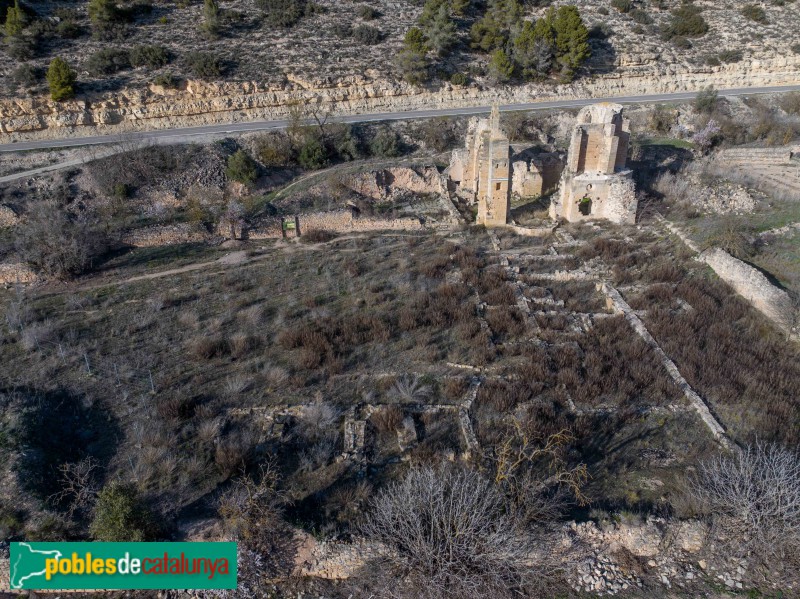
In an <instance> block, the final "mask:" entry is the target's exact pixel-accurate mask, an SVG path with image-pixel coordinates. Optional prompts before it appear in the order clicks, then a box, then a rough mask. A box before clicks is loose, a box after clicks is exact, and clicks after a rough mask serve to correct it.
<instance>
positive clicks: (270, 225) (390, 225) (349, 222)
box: [246, 210, 425, 240]
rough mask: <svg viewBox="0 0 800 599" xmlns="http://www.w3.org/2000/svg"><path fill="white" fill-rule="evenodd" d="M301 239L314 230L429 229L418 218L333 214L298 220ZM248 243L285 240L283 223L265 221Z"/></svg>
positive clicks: (346, 212) (290, 233) (292, 234)
mask: <svg viewBox="0 0 800 599" xmlns="http://www.w3.org/2000/svg"><path fill="white" fill-rule="evenodd" d="M297 220H298V222H299V225H300V237H302V236H303V234H304V233H307V232H308V231H311V230H315V229H316V230H324V231H331V232H334V233H363V232H369V231H423V230H425V225H424V224H422V223H421V222H420V220H419V219H418V218H411V217H408V218H376V217H370V216H354V215H353V213H352V212H351V211H350V210H333V211H330V212H316V213H312V214H301V215H300V216H298V217H297ZM246 235H247V238H248V239H253V240H257V239H280V238H283V237H284V234H283V230H282V225H281V219H279V218H272V219H264V220H263V221H261V222H260V223H259V224H258V225H257V226H255V227H253V228H251V229H249V230H248V231H247V233H246ZM286 236H287V237H295V232H294V231H287V235H286Z"/></svg>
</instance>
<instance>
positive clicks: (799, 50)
mask: <svg viewBox="0 0 800 599" xmlns="http://www.w3.org/2000/svg"><path fill="white" fill-rule="evenodd" d="M792 52H794V53H795V54H800V44H793V45H792Z"/></svg>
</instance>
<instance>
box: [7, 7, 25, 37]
mask: <svg viewBox="0 0 800 599" xmlns="http://www.w3.org/2000/svg"><path fill="white" fill-rule="evenodd" d="M24 28H25V12H24V11H23V10H22V9H21V8H20V6H19V0H14V6H10V7H9V8H8V12H6V22H5V33H6V36H7V37H15V36H17V35H19V34H20V33H22V30H23V29H24Z"/></svg>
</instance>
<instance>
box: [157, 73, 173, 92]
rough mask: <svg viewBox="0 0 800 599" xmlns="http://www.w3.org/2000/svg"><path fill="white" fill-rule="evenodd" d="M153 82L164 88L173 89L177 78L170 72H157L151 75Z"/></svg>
mask: <svg viewBox="0 0 800 599" xmlns="http://www.w3.org/2000/svg"><path fill="white" fill-rule="evenodd" d="M153 83H154V84H156V85H160V86H161V87H164V88H166V89H175V88H177V87H178V83H179V80H178V78H177V77H175V75H173V74H172V73H159V74H158V75H156V76H155V77H153Z"/></svg>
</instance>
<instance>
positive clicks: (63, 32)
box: [56, 19, 83, 40]
mask: <svg viewBox="0 0 800 599" xmlns="http://www.w3.org/2000/svg"><path fill="white" fill-rule="evenodd" d="M56 32H57V33H58V35H59V36H61V37H62V38H64V39H66V40H74V39H76V38H78V37H80V36H81V34H82V33H83V28H82V27H81V26H80V25H78V24H77V23H76V22H75V21H73V20H72V19H65V20H63V21H61V22H60V23H59V24H58V25H56Z"/></svg>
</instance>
